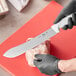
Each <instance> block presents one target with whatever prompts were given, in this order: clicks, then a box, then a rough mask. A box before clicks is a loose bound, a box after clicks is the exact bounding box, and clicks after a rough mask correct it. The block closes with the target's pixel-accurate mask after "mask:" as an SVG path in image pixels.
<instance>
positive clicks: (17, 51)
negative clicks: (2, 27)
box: [3, 15, 72, 58]
mask: <svg viewBox="0 0 76 76" xmlns="http://www.w3.org/2000/svg"><path fill="white" fill-rule="evenodd" d="M71 16H72V15H69V16H67V17H66V18H64V19H63V20H61V21H60V22H59V23H57V24H54V25H53V26H52V27H51V28H49V29H48V30H46V31H45V32H43V33H41V34H40V35H38V36H36V37H35V38H33V39H31V40H30V41H27V42H25V43H23V44H21V45H19V46H16V47H13V48H11V49H9V50H8V51H7V52H6V53H5V54H4V55H3V56H5V57H8V58H14V57H17V56H20V55H22V54H23V53H25V52H26V51H28V50H29V49H32V48H34V47H36V46H38V45H39V44H41V43H42V42H44V41H46V40H47V39H49V38H51V37H53V36H54V35H56V34H57V33H59V32H60V30H59V29H60V28H62V27H64V25H65V24H67V23H68V18H69V17H71Z"/></svg>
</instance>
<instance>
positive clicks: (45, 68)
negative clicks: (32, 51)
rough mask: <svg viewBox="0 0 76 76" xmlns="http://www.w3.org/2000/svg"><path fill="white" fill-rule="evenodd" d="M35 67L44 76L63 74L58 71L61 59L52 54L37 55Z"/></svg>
mask: <svg viewBox="0 0 76 76" xmlns="http://www.w3.org/2000/svg"><path fill="white" fill-rule="evenodd" d="M35 58H36V59H34V65H35V66H36V67H37V68H38V69H39V70H40V71H41V72H42V73H44V74H47V75H54V74H57V73H61V71H60V70H59V69H58V62H59V61H60V59H58V58H56V57H55V56H53V55H50V54H36V55H35Z"/></svg>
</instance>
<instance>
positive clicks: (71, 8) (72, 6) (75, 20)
mask: <svg viewBox="0 0 76 76" xmlns="http://www.w3.org/2000/svg"><path fill="white" fill-rule="evenodd" d="M75 12H76V0H72V1H71V2H70V3H69V4H68V5H67V6H66V7H64V8H63V10H62V11H61V12H60V14H59V16H58V17H57V19H56V20H55V22H54V24H56V23H58V22H59V21H61V20H62V19H63V18H64V17H66V16H68V15H70V14H73V15H72V18H69V19H68V24H67V25H65V27H64V28H63V29H64V30H66V29H68V28H69V29H71V28H72V27H73V25H76V14H75Z"/></svg>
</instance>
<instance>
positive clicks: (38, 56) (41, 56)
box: [35, 54, 44, 59]
mask: <svg viewBox="0 0 76 76" xmlns="http://www.w3.org/2000/svg"><path fill="white" fill-rule="evenodd" d="M43 56H44V54H36V55H35V58H37V59H42V58H43Z"/></svg>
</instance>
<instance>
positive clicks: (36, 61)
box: [33, 59, 41, 68]
mask: <svg viewBox="0 0 76 76" xmlns="http://www.w3.org/2000/svg"><path fill="white" fill-rule="evenodd" d="M33 63H34V65H35V66H36V67H38V68H39V65H40V64H41V63H40V61H38V60H36V59H34V61H33Z"/></svg>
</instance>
